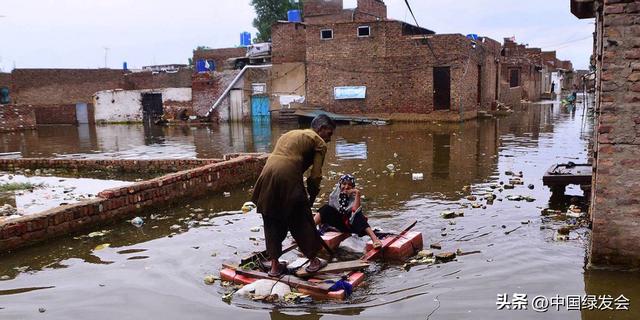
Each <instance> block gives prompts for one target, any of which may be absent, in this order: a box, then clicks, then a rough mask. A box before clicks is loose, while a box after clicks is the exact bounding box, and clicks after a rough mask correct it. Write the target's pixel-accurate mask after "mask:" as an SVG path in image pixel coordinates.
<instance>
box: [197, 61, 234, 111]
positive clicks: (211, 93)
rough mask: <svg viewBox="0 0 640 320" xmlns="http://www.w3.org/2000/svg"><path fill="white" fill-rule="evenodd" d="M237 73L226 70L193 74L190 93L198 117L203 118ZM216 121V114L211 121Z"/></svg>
mask: <svg viewBox="0 0 640 320" xmlns="http://www.w3.org/2000/svg"><path fill="white" fill-rule="evenodd" d="M238 73H240V71H239V70H227V71H224V72H213V73H212V72H206V73H198V74H194V75H193V80H192V92H191V97H192V98H191V99H192V103H193V110H194V112H195V113H196V114H197V115H198V116H201V117H203V116H205V115H206V114H207V112H208V111H209V109H210V108H211V107H212V106H213V104H214V103H215V102H216V100H217V99H218V98H219V97H220V96H221V95H222V93H223V92H224V90H225V89H227V87H228V86H229V84H230V83H231V81H232V80H233V79H234V78H235V76H236V75H238ZM217 119H218V116H217V114H213V115H212V120H214V121H217Z"/></svg>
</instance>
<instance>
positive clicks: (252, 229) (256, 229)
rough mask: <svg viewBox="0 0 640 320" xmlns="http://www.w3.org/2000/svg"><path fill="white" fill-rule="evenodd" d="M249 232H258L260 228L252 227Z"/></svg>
mask: <svg viewBox="0 0 640 320" xmlns="http://www.w3.org/2000/svg"><path fill="white" fill-rule="evenodd" d="M249 230H250V231H251V232H260V227H253V228H251V229H249Z"/></svg>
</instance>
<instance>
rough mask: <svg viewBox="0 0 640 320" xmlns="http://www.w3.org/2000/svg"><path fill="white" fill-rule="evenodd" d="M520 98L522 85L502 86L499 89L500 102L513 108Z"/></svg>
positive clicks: (519, 101) (518, 103)
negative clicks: (513, 86)
mask: <svg viewBox="0 0 640 320" xmlns="http://www.w3.org/2000/svg"><path fill="white" fill-rule="evenodd" d="M521 100H522V87H515V88H509V86H503V87H502V89H501V90H500V102H502V103H504V104H506V105H507V106H509V107H512V108H515V107H517V106H520V104H521Z"/></svg>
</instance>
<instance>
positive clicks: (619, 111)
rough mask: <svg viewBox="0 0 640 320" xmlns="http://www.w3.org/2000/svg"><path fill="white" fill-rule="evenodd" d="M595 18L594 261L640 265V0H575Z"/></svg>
mask: <svg viewBox="0 0 640 320" xmlns="http://www.w3.org/2000/svg"><path fill="white" fill-rule="evenodd" d="M571 11H572V13H573V14H574V15H576V16H577V17H578V18H596V33H595V40H596V41H595V42H594V43H595V45H594V52H593V61H592V63H595V66H596V70H597V71H596V76H597V78H596V111H597V112H596V115H598V117H597V119H596V125H597V132H596V145H595V151H596V152H595V162H594V166H595V167H594V176H593V181H592V192H593V193H592V203H591V210H590V212H591V218H592V221H593V234H592V237H591V247H590V256H589V265H590V267H595V268H601V267H604V268H621V269H627V270H628V269H635V270H637V269H640V251H639V250H638V249H637V244H638V243H639V242H640V233H639V232H638V223H640V215H639V214H638V212H639V211H640V210H639V208H640V200H639V199H640V25H638V16H639V15H640V1H639V0H604V1H603V0H571Z"/></svg>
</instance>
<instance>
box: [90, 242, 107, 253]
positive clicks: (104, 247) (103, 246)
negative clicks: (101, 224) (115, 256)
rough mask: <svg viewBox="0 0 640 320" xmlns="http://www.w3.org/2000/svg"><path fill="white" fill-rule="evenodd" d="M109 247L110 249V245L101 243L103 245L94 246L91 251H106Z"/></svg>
mask: <svg viewBox="0 0 640 320" xmlns="http://www.w3.org/2000/svg"><path fill="white" fill-rule="evenodd" d="M109 247H111V244H110V243H103V244H100V245H98V246H96V247H95V248H94V249H93V250H95V251H100V250H103V249H106V248H109Z"/></svg>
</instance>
